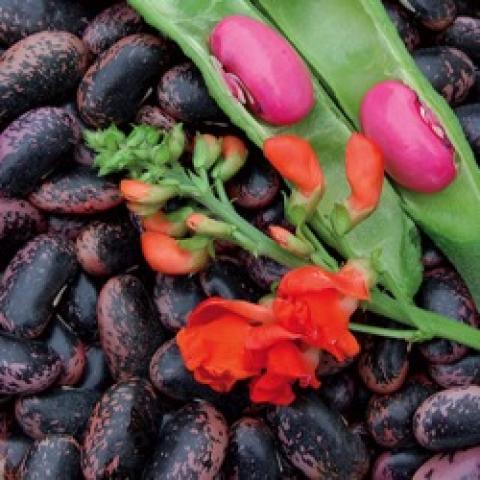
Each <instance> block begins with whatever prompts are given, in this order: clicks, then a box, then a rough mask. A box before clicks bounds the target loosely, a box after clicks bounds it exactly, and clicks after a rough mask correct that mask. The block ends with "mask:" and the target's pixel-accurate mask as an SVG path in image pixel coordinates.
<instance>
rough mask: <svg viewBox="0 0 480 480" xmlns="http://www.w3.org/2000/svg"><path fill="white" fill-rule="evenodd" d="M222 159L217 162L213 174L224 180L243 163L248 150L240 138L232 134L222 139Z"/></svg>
mask: <svg viewBox="0 0 480 480" xmlns="http://www.w3.org/2000/svg"><path fill="white" fill-rule="evenodd" d="M222 157H223V158H222V160H221V161H220V162H219V163H218V165H217V167H216V169H215V173H214V175H215V176H217V177H218V178H220V179H221V180H222V181H224V182H226V181H227V180H230V179H231V178H232V177H233V176H234V175H236V174H237V172H238V171H239V170H240V169H241V168H242V167H243V165H245V162H246V161H247V157H248V150H247V147H246V146H245V144H244V143H243V141H242V140H240V139H239V138H238V137H234V136H233V135H227V136H226V137H223V139H222Z"/></svg>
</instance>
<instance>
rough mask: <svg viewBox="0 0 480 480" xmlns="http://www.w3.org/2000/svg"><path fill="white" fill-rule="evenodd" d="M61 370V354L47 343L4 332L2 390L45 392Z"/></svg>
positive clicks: (0, 351) (0, 340) (0, 349)
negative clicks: (16, 336)
mask: <svg viewBox="0 0 480 480" xmlns="http://www.w3.org/2000/svg"><path fill="white" fill-rule="evenodd" d="M61 371H62V362H61V360H60V357H59V356H58V355H57V353H56V352H54V351H53V350H52V349H51V348H48V347H47V346H46V345H45V344H43V343H40V342H33V341H31V340H30V341H27V340H23V339H20V338H15V337H12V336H10V335H0V394H3V395H8V394H14V395H15V394H29V393H38V392H41V391H42V390H45V389H47V388H48V387H49V386H51V385H52V384H53V383H54V382H55V381H56V379H57V378H58V376H59V375H60V373H61Z"/></svg>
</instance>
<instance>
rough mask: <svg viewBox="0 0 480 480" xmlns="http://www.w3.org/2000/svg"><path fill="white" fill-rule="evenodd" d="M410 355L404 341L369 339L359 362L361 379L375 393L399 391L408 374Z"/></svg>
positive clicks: (379, 338)
mask: <svg viewBox="0 0 480 480" xmlns="http://www.w3.org/2000/svg"><path fill="white" fill-rule="evenodd" d="M408 353H409V346H408V343H407V342H405V341H403V340H395V339H392V338H381V337H375V338H369V339H368V340H367V342H366V343H365V346H364V348H363V350H362V353H361V354H360V358H359V361H358V373H359V375H360V378H361V379H362V380H363V382H364V383H365V385H366V386H367V388H369V389H370V390H371V391H372V392H375V393H381V394H385V393H393V392H395V391H397V390H399V389H400V388H401V387H402V385H403V383H404V382H405V378H406V377H407V373H408V368H409V359H408Z"/></svg>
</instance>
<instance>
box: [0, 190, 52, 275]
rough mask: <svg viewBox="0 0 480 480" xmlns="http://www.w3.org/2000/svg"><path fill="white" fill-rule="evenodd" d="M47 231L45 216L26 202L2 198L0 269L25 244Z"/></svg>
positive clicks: (0, 207)
mask: <svg viewBox="0 0 480 480" xmlns="http://www.w3.org/2000/svg"><path fill="white" fill-rule="evenodd" d="M46 229H47V223H46V221H45V218H44V217H43V215H42V214H41V213H40V212H39V211H38V210H37V209H36V208H35V207H34V206H32V205H30V203H28V202H27V201H25V200H18V199H13V198H0V252H2V254H1V258H0V268H2V267H4V266H6V264H7V263H8V262H9V261H10V259H11V258H12V256H13V255H14V254H15V252H16V251H17V250H18V249H19V248H21V247H22V246H23V244H24V243H25V242H27V241H28V240H30V239H31V238H33V237H34V236H35V235H37V234H39V233H43V232H44V231H45V230H46Z"/></svg>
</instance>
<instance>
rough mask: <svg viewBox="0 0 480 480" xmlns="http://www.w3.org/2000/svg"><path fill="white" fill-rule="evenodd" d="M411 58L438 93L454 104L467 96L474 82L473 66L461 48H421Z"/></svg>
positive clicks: (457, 103)
mask: <svg viewBox="0 0 480 480" xmlns="http://www.w3.org/2000/svg"><path fill="white" fill-rule="evenodd" d="M413 58H414V60H415V62H416V64H417V66H418V67H419V69H420V70H421V71H422V72H423V74H424V75H425V76H426V77H427V79H428V80H429V81H430V83H431V84H432V86H433V88H435V90H437V92H438V93H440V94H441V95H443V97H444V98H445V100H447V102H448V103H449V104H450V105H452V106H456V105H459V104H460V103H462V102H463V101H464V100H465V99H466V98H467V96H468V94H469V92H470V89H471V88H472V87H473V84H474V83H475V66H474V64H473V62H472V61H471V60H470V58H469V57H468V56H467V55H466V54H465V53H463V52H462V51H461V50H458V49H457V48H453V47H429V48H421V49H419V50H416V51H415V52H414V53H413Z"/></svg>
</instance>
